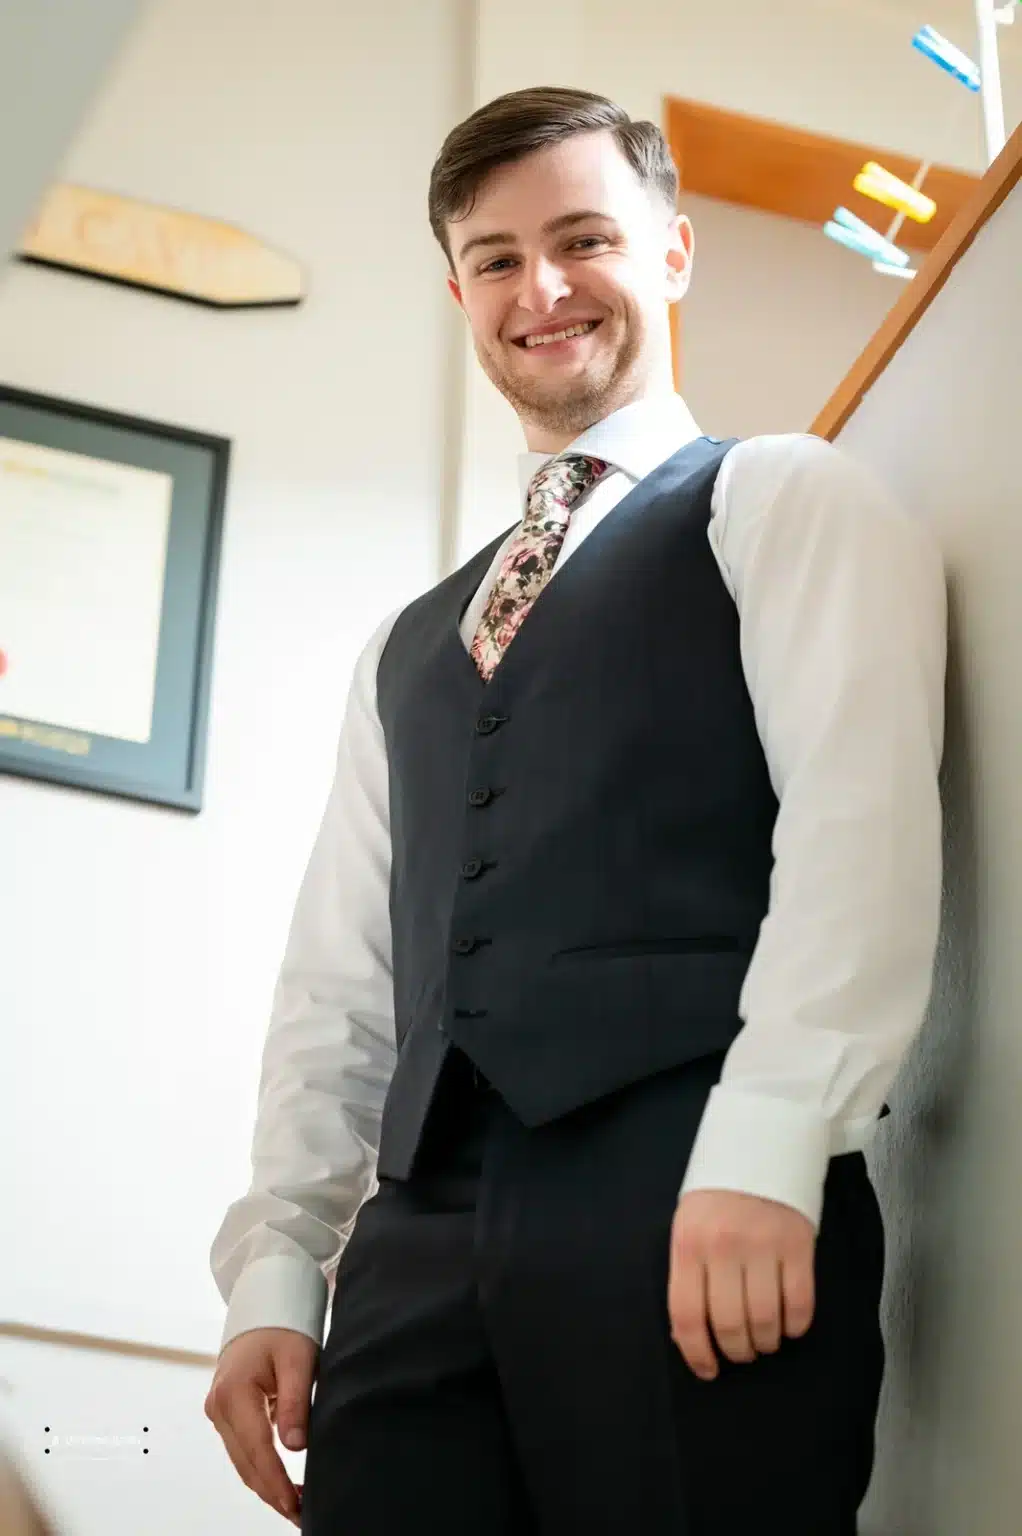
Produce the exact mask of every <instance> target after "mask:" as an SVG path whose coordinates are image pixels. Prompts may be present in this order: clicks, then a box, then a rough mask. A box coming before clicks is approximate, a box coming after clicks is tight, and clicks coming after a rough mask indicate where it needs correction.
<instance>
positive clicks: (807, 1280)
mask: <svg viewBox="0 0 1022 1536" xmlns="http://www.w3.org/2000/svg"><path fill="white" fill-rule="evenodd" d="M781 1287H782V1291H783V1295H784V1331H785V1333H786V1334H787V1336H788V1338H789V1339H798V1338H801V1337H802V1335H803V1334H804V1333H806V1332H807V1330H808V1328H809V1325H810V1323H811V1322H812V1320H813V1313H814V1311H815V1309H816V1282H815V1277H814V1275H813V1250H812V1248H811V1247H810V1248H808V1249H807V1251H806V1252H805V1253H799V1254H797V1255H794V1256H790V1257H788V1258H786V1259H785V1260H784V1264H783V1266H782V1270H781Z"/></svg>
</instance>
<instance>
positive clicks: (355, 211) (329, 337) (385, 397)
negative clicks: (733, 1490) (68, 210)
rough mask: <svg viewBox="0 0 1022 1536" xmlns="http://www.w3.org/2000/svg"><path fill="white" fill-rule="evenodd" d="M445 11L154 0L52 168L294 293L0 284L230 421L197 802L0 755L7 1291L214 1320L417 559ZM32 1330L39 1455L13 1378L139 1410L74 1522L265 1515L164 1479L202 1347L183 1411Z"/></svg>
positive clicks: (214, 1323) (8, 366)
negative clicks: (385, 646)
mask: <svg viewBox="0 0 1022 1536" xmlns="http://www.w3.org/2000/svg"><path fill="white" fill-rule="evenodd" d="M460 12H461V7H460V5H459V3H457V0H430V4H429V5H428V6H423V5H422V4H421V0H388V4H387V5H386V6H385V7H361V6H359V7H355V6H353V5H349V4H341V3H338V0H289V3H288V4H287V5H286V6H285V5H282V4H280V3H279V0H158V3H155V4H154V5H153V6H152V8H151V10H150V11H149V13H148V14H147V16H146V17H145V20H144V23H143V25H142V26H141V27H140V28H139V29H138V31H137V32H136V33H135V34H134V35H133V37H132V39H131V43H130V47H129V48H128V49H127V50H126V51H125V53H124V54H123V56H122V57H121V59H120V60H119V63H118V66H117V68H116V70H115V71H114V73H113V74H112V76H111V77H110V79H109V81H108V83H107V85H106V87H105V89H104V90H103V92H102V94H101V96H100V97H99V98H98V99H97V101H96V103H95V106H94V108H93V110H92V111H91V113H90V114H89V116H88V119H87V121H86V123H85V124H84V126H83V128H82V130H81V132H80V133H79V134H78V136H77V137H76V139H75V141H74V144H73V147H72V148H71V151H70V153H69V154H68V155H67V157H66V160H65V163H64V165H63V167H62V171H61V174H62V175H63V176H64V177H65V178H66V179H71V180H77V181H81V182H83V183H85V184H88V185H93V186H97V187H104V188H111V189H114V190H116V191H119V192H123V193H126V194H129V195H137V196H139V197H144V198H148V199H152V200H154V201H156V202H163V203H167V204H170V205H175V206H179V207H182V208H187V209H193V210H196V211H198V212H205V213H208V214H211V215H217V216H219V217H222V218H225V219H228V220H231V221H234V222H236V223H237V224H239V225H241V226H243V227H245V228H248V229H251V230H252V231H253V232H255V233H257V234H259V235H260V236H262V237H263V238H265V239H266V240H267V241H268V242H269V243H270V244H271V245H274V246H278V247H280V248H281V249H282V250H285V251H287V252H290V253H293V254H294V255H295V256H297V257H298V258H299V259H300V260H301V261H302V262H303V264H304V266H305V268H306V271H307V274H308V285H309V298H308V301H307V302H306V303H305V304H304V305H303V306H301V307H300V308H298V309H297V310H276V311H266V312H261V313H260V312H254V313H244V312H239V313H235V314H230V313H216V312H213V311H208V310H205V309H200V308H197V307H190V306H188V305H185V304H180V303H174V302H171V301H168V300H165V299H160V298H156V297H153V296H151V295H146V294H143V293H139V292H131V291H129V290H126V289H123V288H115V287H111V286H108V285H104V284H101V283H93V282H90V281H88V280H86V279H82V278H76V277H73V276H68V275H63V274H57V273H54V272H48V271H43V270H40V269H34V268H29V267H12V268H10V269H9V270H8V271H7V273H6V276H5V278H4V281H3V285H2V288H0V377H2V379H3V381H4V382H5V383H8V384H13V385H17V386H21V387H24V388H28V389H35V390H39V391H42V392H44V393H49V394H54V395H61V396H67V397H70V398H72V399H78V400H84V401H90V402H94V403H96V404H98V405H100V406H105V407H109V408H112V409H115V410H122V411H128V412H134V413H137V414H140V415H143V416H151V417H154V418H156V419H158V420H165V421H169V422H175V423H180V424H182V425H186V426H191V427H195V428H200V429H203V430H208V431H211V432H214V433H222V434H224V435H225V436H227V437H229V438H231V439H232V440H233V443H234V456H233V463H232V474H231V483H230V489H229V501H228V507H227V518H226V533H225V544H224V552H223V563H222V580H221V587H220V601H219V611H218V617H217V634H216V655H215V682H214V691H213V700H212V713H211V720H210V749H209V762H208V774H207V788H208V793H207V802H206V807H205V809H204V810H203V812H202V814H201V815H200V816H198V817H194V818H193V817H189V816H186V815H183V814H179V813H173V812H165V811H159V810H155V809H153V808H151V807H145V806H141V805H133V804H130V803H126V802H121V801H116V800H113V799H109V798H105V797H99V796H89V795H85V794H80V793H75V792H72V791H62V790H60V789H57V788H55V787H53V786H48V785H42V784H33V783H30V782H28V781H27V780H21V779H15V778H6V779H4V780H2V781H0V848H2V850H3V853H2V861H0V935H2V938H0V945H2V949H3V959H2V963H0V1017H2V1019H3V1022H4V1037H5V1059H4V1069H5V1070H4V1073H3V1075H2V1078H3V1093H2V1101H0V1123H3V1125H4V1150H5V1151H8V1150H9V1153H10V1155H9V1156H5V1157H4V1165H5V1167H7V1168H8V1169H9V1170H10V1169H12V1168H14V1167H17V1170H18V1174H17V1177H16V1178H15V1179H10V1178H8V1179H7V1181H6V1199H5V1208H4V1222H5V1230H6V1231H7V1232H8V1233H9V1234H10V1240H9V1242H8V1243H7V1244H6V1245H5V1258H4V1264H3V1266H2V1267H0V1316H3V1317H10V1318H14V1319H17V1320H20V1321H34V1322H38V1323H41V1324H47V1325H49V1326H51V1327H56V1328H70V1329H76V1328H77V1329H84V1330H87V1331H95V1332H100V1333H106V1334H111V1335H115V1336H116V1335H120V1336H123V1335H124V1334H125V1333H127V1334H128V1335H129V1336H131V1337H141V1338H144V1339H148V1340H150V1341H155V1342H165V1343H169V1344H175V1345H184V1346H191V1347H193V1348H200V1349H206V1350H208V1351H211V1352H215V1350H216V1348H217V1345H218V1341H219V1332H220V1326H221V1323H222V1315H223V1308H222V1303H221V1302H220V1298H219V1297H218V1295H217V1292H216V1289H215V1287H214V1285H213V1281H212V1278H211V1276H210V1274H209V1269H208V1252H209V1245H210V1242H211V1241H212V1238H213V1235H214V1233H215V1231H216V1229H217V1227H218V1226H219V1223H220V1221H221V1219H222V1216H223V1212H224V1210H225V1209H226V1206H227V1204H228V1202H229V1201H230V1200H232V1199H234V1198H236V1196H237V1195H238V1194H239V1193H240V1192H241V1191H242V1190H243V1189H244V1188H245V1186H246V1183H247V1179H248V1174H249V1168H248V1139H249V1135H250V1131H251V1121H252V1115H253V1112H254V1108H255V1090H256V1083H257V1077H258V1066H259V1054H260V1050H261V1045H262V1038H263V1035H264V1032H265V1023H266V1015H267V1010H268V1005H269V996H270V990H271V986H272V982H273V979H274V975H275V972H276V968H277V966H278V964H279V960H280V954H281V950H282V947H283V942H284V937H285V932H286V926H287V922H288V919H289V916H290V911H291V907H292V904H293V900H294V895H295V890H296V887H297V883H298V880H299V878H300V875H301V872H302V869H303V867H304V863H305V860H306V858H307V856H308V852H309V847H310V845H311V840H312V837H313V833H314V830H315V827H316V825H317V823H318V819H319V816H320V814H321V810H322V804H323V800H324V797H325V794H326V789H327V784H328V780H329V776H330V773H331V769H332V759H333V754H334V750H335V744H336V738H337V731H338V728H339V724H340V718H341V712H342V708H343V702H344V696H345V692H346V688H347V683H348V678H349V675H350V671H351V667H352V664H353V661H354V658H355V655H356V652H357V650H358V649H359V647H360V646H361V645H362V643H363V642H364V641H365V639H366V638H367V637H368V634H369V632H370V631H371V629H372V628H373V627H375V625H376V623H377V622H378V620H379V619H380V618H381V617H382V615H383V614H384V613H385V612H386V611H388V610H389V609H390V608H392V607H393V606H395V605H396V604H398V603H400V602H401V601H402V600H403V599H406V598H410V597H411V596H412V595H413V594H414V593H416V592H418V591H421V590H422V589H424V588H425V587H427V586H429V585H430V584H431V583H432V582H433V581H434V580H435V579H436V576H437V574H438V570H439V565H438V548H437V542H438V527H439V525H440V520H441V514H442V511H443V506H442V495H443V483H444V473H445V462H444V451H443V450H444V442H445V408H446V402H445V399H444V396H443V393H442V391H440V390H438V388H437V372H438V368H440V367H441V366H442V364H443V359H444V356H445V353H446V351H447V350H448V349H449V345H450V337H451V331H450V327H451V325H452V323H453V316H454V307H453V305H452V304H451V302H450V299H449V297H448V296H447V295H446V293H445V291H444V287H443V265H442V260H441V257H440V254H439V251H438V250H437V249H436V248H435V244H434V242H433V238H432V234H431V232H430V230H429V226H428V223H427V221H426V217H425V189H426V182H427V178H428V174H429V167H430V164H431V161H432V157H433V153H434V152H435V147H436V145H437V144H438V142H439V140H440V138H441V137H442V135H443V133H444V131H446V129H447V127H448V126H450V124H451V123H452V122H453V121H455V120H456V119H457V117H459V116H461V115H463V111H464V110H465V108H466V105H467V102H466V99H465V97H464V96H463V95H461V94H460V92H461V91H462V90H463V86H462V84H461V82H460V80H459V70H460V69H461V66H462V57H463V52H464V49H463V35H462V29H461V27H460V25H459V23H460ZM395 93H396V96H395ZM395 99H397V100H398V102H399V110H398V111H395ZM126 1294H127V1295H130V1296H131V1298H132V1305H131V1309H130V1311H131V1315H130V1317H126V1316H125V1311H126V1309H125V1308H124V1306H123V1297H124V1296H125V1295H126ZM34 1351H36V1347H35V1346H29V1345H17V1346H13V1345H7V1346H5V1348H4V1350H3V1352H2V1354H0V1360H2V1362H3V1364H4V1368H5V1369H6V1374H7V1376H8V1378H9V1379H10V1380H11V1381H12V1383H13V1384H14V1386H15V1387H16V1388H20V1393H19V1392H16V1393H15V1397H14V1400H13V1402H11V1403H9V1405H8V1406H9V1409H11V1410H12V1412H13V1416H14V1417H15V1419H17V1418H18V1417H19V1416H20V1417H23V1418H24V1420H25V1423H26V1434H27V1435H28V1437H29V1441H30V1444H31V1449H32V1452H33V1454H34V1456H36V1457H37V1458H40V1459H39V1460H38V1465H39V1466H40V1467H42V1466H44V1465H46V1464H44V1463H43V1462H42V1461H41V1440H40V1439H39V1437H38V1435H37V1425H36V1423H35V1415H34V1413H33V1414H32V1415H27V1413H26V1414H21V1411H20V1410H21V1407H22V1404H25V1407H26V1410H27V1407H28V1405H29V1403H31V1405H32V1407H33V1409H34V1406H35V1404H36V1402H37V1401H40V1400H41V1399H42V1397H43V1396H44V1392H43V1385H44V1384H45V1389H46V1390H45V1400H46V1406H47V1409H48V1412H49V1414H50V1415H51V1416H52V1418H53V1419H54V1421H55V1422H58V1423H59V1422H61V1420H63V1422H64V1424H65V1427H66V1428H68V1429H74V1430H76V1431H77V1432H87V1431H89V1430H90V1429H92V1428H94V1427H97V1426H101V1427H102V1428H103V1429H104V1430H105V1431H108V1432H111V1433H112V1432H114V1431H115V1430H118V1429H120V1430H123V1431H124V1432H127V1431H128V1430H129V1429H131V1428H134V1420H135V1417H136V1414H135V1404H136V1402H142V1401H143V1400H144V1401H145V1402H146V1403H148V1405H149V1408H148V1411H149V1412H150V1413H151V1415H152V1416H153V1418H154V1419H155V1421H156V1426H155V1427H160V1426H162V1428H161V1437H162V1450H161V1453H160V1455H159V1457H155V1456H154V1457H153V1458H151V1459H149V1460H148V1464H147V1465H146V1466H145V1468H144V1481H142V1482H136V1483H133V1482H132V1479H133V1478H135V1479H137V1478H138V1477H139V1476H140V1475H141V1474H139V1472H138V1470H137V1468H138V1465H139V1464H138V1462H137V1461H135V1462H132V1463H130V1465H129V1466H121V1465H118V1466H117V1467H116V1468H113V1467H112V1466H111V1465H110V1464H108V1463H106V1462H104V1461H98V1462H85V1463H82V1462H71V1461H67V1462H66V1463H64V1462H56V1461H54V1462H53V1465H52V1468H51V1469H50V1471H49V1473H48V1475H49V1476H50V1477H51V1478H52V1481H53V1485H54V1487H55V1489H58V1490H59V1489H62V1490H63V1495H64V1497H65V1498H66V1501H67V1511H68V1514H69V1516H70V1515H71V1514H73V1516H74V1522H73V1524H72V1522H71V1520H70V1519H69V1520H68V1530H69V1531H73V1533H75V1536H92V1533H95V1536H99V1533H100V1532H102V1533H103V1536H120V1533H123V1536H138V1533H139V1532H141V1531H145V1533H146V1536H163V1533H164V1532H166V1533H167V1536H169V1533H171V1532H174V1533H175V1536H176V1533H177V1532H179V1531H180V1530H181V1529H187V1528H188V1527H189V1526H190V1525H191V1526H194V1525H195V1523H196V1520H198V1522H199V1526H200V1527H201V1528H202V1529H203V1530H211V1531H212V1530H217V1531H221V1532H227V1531H228V1530H230V1529H234V1528H236V1529H237V1530H239V1531H241V1530H245V1531H246V1532H247V1531H249V1530H257V1529H260V1528H261V1527H260V1525H259V1524H258V1521H259V1519H260V1516H261V1514H262V1510H261V1507H259V1508H257V1507H256V1501H255V1499H254V1498H253V1496H252V1495H251V1494H249V1493H248V1491H247V1490H246V1489H244V1488H243V1487H241V1486H240V1484H239V1485H238V1490H239V1496H238V1497H235V1483H236V1477H235V1474H234V1473H233V1470H232V1469H231V1468H230V1467H229V1464H228V1463H227V1461H226V1456H225V1455H224V1453H223V1450H222V1447H220V1446H219V1443H217V1445H216V1452H217V1454H216V1459H215V1466H216V1472H215V1474H211V1475H214V1476H215V1477H216V1478H218V1479H219V1480H220V1484H219V1486H220V1492H219V1494H218V1496H217V1497H216V1498H212V1497H211V1491H210V1488H209V1486H208V1484H207V1483H206V1482H205V1481H203V1482H202V1486H201V1487H200V1485H199V1479H198V1477H197V1478H196V1482H195V1483H190V1478H191V1475H192V1462H191V1456H192V1453H193V1451H194V1446H195V1441H196V1439H197V1438H198V1437H200V1436H204V1437H206V1438H207V1439H209V1440H212V1439H213V1438H214V1437H213V1432H212V1429H211V1427H210V1426H209V1424H208V1423H207V1422H206V1420H205V1419H204V1418H203V1417H202V1416H201V1402H202V1397H203V1395H204V1391H205V1386H204V1385H203V1384H202V1379H203V1376H205V1378H206V1384H208V1372H207V1373H202V1372H194V1371H192V1372H191V1373H187V1372H186V1373H185V1374H186V1375H189V1378H190V1379H189V1385H188V1387H187V1391H188V1393H189V1394H190V1401H191V1403H192V1406H193V1408H194V1409H195V1410H196V1412H197V1413H198V1418H196V1419H195V1420H194V1421H193V1420H189V1424H188V1428H187V1432H186V1431H185V1430H184V1429H183V1428H182V1424H181V1420H180V1416H179V1413H178V1409H177V1407H176V1406H175V1404H176V1403H177V1402H178V1400H179V1399H178V1394H179V1387H178V1385H177V1383H179V1381H180V1372H178V1371H177V1370H176V1369H175V1368H172V1367H159V1366H152V1365H144V1366H139V1365H137V1364H131V1365H129V1366H126V1367H124V1368H122V1367H116V1368H115V1367H114V1366H112V1365H111V1364H110V1362H109V1361H108V1360H107V1359H106V1358H105V1357H103V1356H89V1355H83V1356H78V1355H75V1354H73V1353H66V1352H63V1351H59V1352H57V1353H58V1354H59V1355H60V1357H61V1360H62V1361H63V1363H62V1364H61V1365H59V1367H58V1366H55V1365H54V1364H53V1361H54V1358H55V1356H54V1352H53V1351H51V1350H49V1349H43V1348H41V1347H40V1348H39V1349H38V1351H37V1353H36V1357H35V1358H36V1363H35V1365H34V1366H30V1364H29V1357H30V1355H32V1354H33V1352H34ZM125 1373H127V1374H131V1375H132V1378H133V1381H134V1382H135V1383H136V1385H135V1386H134V1387H133V1389H132V1393H131V1396H130V1403H131V1411H130V1413H129V1408H128V1400H127V1399H122V1398H121V1396H120V1395H119V1394H120V1388H121V1383H122V1380H123V1376H124V1374H125ZM86 1378H87V1379H88V1381H89V1383H90V1384H91V1394H90V1395H86V1393H85V1391H84V1388H80V1385H79V1384H80V1383H82V1382H83V1381H84V1379H86ZM143 1378H144V1379H143ZM33 1379H34V1383H35V1387H34V1390H33V1391H32V1393H31V1396H30V1395H29V1394H30V1386H29V1384H30V1382H32V1381H33ZM68 1421H70V1423H69V1422H68ZM51 1460H52V1459H51ZM132 1469H134V1470H132ZM124 1484H130V1485H131V1486H132V1487H133V1488H134V1490H135V1493H134V1494H131V1495H128V1494H126V1493H125V1490H124V1487H123V1486H122V1485H124ZM112 1487H115V1488H117V1489H118V1497H117V1498H116V1499H111V1488H112ZM228 1487H230V1490H231V1492H230V1495H229V1500H230V1501H229V1502H225V1500H227V1499H228V1495H227V1494H226V1492H225V1490H226V1489H227V1488H228ZM122 1494H123V1495H124V1497H123V1498H122ZM136 1495H137V1497H138V1498H139V1499H143V1500H144V1501H145V1502H144V1513H143V1512H141V1511H140V1509H139V1507H134V1500H135V1496H136ZM200 1511H201V1513H200ZM273 1518H274V1517H273V1516H272V1515H270V1514H269V1512H266V1516H265V1521H266V1529H267V1530H269V1529H271V1528H272V1529H274V1530H277V1529H279V1528H280V1527H279V1517H278V1520H277V1523H273Z"/></svg>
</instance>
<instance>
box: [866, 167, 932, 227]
mask: <svg viewBox="0 0 1022 1536" xmlns="http://www.w3.org/2000/svg"><path fill="white" fill-rule="evenodd" d="M852 185H853V186H854V188H855V190H856V192H861V193H862V195H863V196H864V197H871V198H873V199H874V201H876V202H878V203H883V204H884V206H885V207H887V208H895V209H897V211H898V212H899V213H902V214H904V215H905V217H906V218H908V219H915V221H916V223H917V224H928V223H929V222H930V220H931V219H932V218H933V215H934V214H935V213H936V212H937V204H936V203H935V202H934V201H933V198H932V197H925V196H924V195H923V193H922V192H917V191H916V190H915V188H914V187H910V186H909V184H908V182H906V181H900V180H899V178H898V177H897V176H892V174H891V172H890V171H885V170H884V168H883V166H882V165H877V163H876V161H875V160H867V162H866V164H865V165H864V166H863V168H862V170H861V171H860V172H859V174H858V176H856V178H855V180H854V182H853V183H852Z"/></svg>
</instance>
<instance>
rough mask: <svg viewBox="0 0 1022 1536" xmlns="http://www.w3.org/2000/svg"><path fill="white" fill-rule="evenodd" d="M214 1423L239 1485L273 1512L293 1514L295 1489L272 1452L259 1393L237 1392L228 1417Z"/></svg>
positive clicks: (263, 1407)
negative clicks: (244, 1487) (243, 1485)
mask: <svg viewBox="0 0 1022 1536" xmlns="http://www.w3.org/2000/svg"><path fill="white" fill-rule="evenodd" d="M214 1422H215V1423H216V1426H217V1429H218V1430H219V1431H220V1434H221V1436H222V1437H223V1441H224V1444H225V1445H226V1447H227V1453H228V1455H229V1456H230V1458H231V1460H232V1461H233V1462H234V1465H235V1466H236V1467H237V1469H238V1472H239V1474H240V1476H241V1478H242V1481H243V1482H245V1483H247V1485H248V1486H249V1487H250V1488H251V1489H252V1491H253V1492H254V1493H257V1494H258V1495H259V1497H260V1498H261V1499H263V1500H264V1501H265V1502H266V1503H267V1504H270V1505H272V1507H273V1508H274V1509H279V1510H281V1511H283V1512H284V1513H285V1514H288V1515H291V1514H293V1513H296V1512H297V1509H298V1501H297V1496H296V1494H295V1490H294V1485H293V1483H292V1482H291V1479H290V1478H289V1477H288V1475H287V1472H286V1470H285V1468H284V1463H283V1462H282V1461H281V1459H280V1457H279V1456H278V1455H277V1452H276V1450H275V1448H274V1444H273V1431H272V1429H271V1427H270V1421H269V1418H268V1417H267V1414H266V1408H265V1404H264V1398H263V1395H262V1393H260V1392H259V1391H258V1390H255V1391H252V1392H236V1393H235V1395H234V1397H233V1400H232V1403H231V1409H230V1414H229V1416H228V1415H226V1414H221V1415H220V1417H219V1419H217V1420H214Z"/></svg>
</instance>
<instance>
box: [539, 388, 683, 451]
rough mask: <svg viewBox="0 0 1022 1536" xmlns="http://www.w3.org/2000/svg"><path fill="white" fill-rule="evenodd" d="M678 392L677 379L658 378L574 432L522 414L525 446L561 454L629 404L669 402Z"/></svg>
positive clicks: (616, 402)
mask: <svg viewBox="0 0 1022 1536" xmlns="http://www.w3.org/2000/svg"><path fill="white" fill-rule="evenodd" d="M676 393H677V391H676V390H675V388H674V379H673V376H672V377H668V378H666V379H658V380H657V381H656V382H655V383H650V384H649V385H648V386H647V387H646V388H645V389H641V390H637V391H636V392H635V394H634V395H631V396H629V397H628V399H626V400H617V401H615V403H614V404H613V405H612V406H611V408H610V409H609V410H604V411H600V412H598V414H596V415H595V416H593V418H592V420H591V421H584V422H582V424H581V425H578V424H575V425H573V426H572V427H571V428H570V429H569V428H562V427H560V426H559V425H558V426H550V425H549V424H548V423H546V422H543V421H539V420H536V419H535V418H530V417H526V416H523V415H521V414H520V413H519V416H518V420H519V421H520V422H521V424H522V431H523V432H524V433H525V446H526V448H527V449H528V450H529V452H530V453H561V452H562V451H563V450H564V449H565V448H567V446H568V444H569V443H573V442H574V441H575V439H576V438H577V437H580V436H581V435H582V433H583V432H587V431H588V430H589V428H590V427H595V426H597V425H598V424H599V423H600V422H601V421H606V420H607V418H608V416H613V415H614V414H615V412H616V411H620V410H623V409H624V407H625V406H626V405H635V404H636V403H637V402H638V401H640V400H665V399H669V398H670V397H671V396H672V395H674V394H676Z"/></svg>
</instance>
